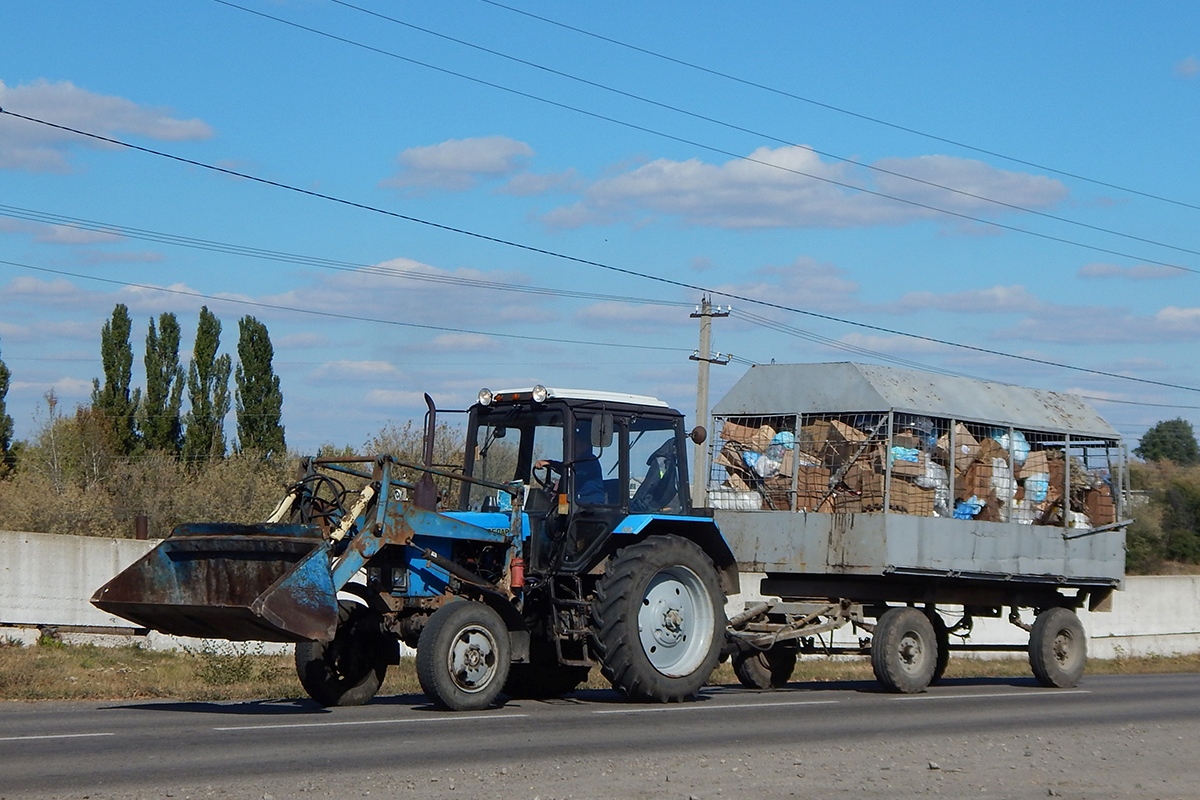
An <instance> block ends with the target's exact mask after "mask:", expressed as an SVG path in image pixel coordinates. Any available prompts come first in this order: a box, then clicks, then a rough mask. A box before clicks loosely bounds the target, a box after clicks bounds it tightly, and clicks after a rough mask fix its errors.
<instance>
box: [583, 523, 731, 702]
mask: <svg viewBox="0 0 1200 800" xmlns="http://www.w3.org/2000/svg"><path fill="white" fill-rule="evenodd" d="M592 616H593V625H594V631H595V639H596V648H597V651H598V652H599V654H600V669H601V672H603V674H604V677H605V678H607V679H608V681H609V683H611V684H612V685H613V688H614V689H616V690H617V691H619V692H620V693H621V694H623V695H624V696H625V697H627V698H628V699H630V700H635V701H642V702H660V703H675V702H679V701H681V700H683V699H685V698H688V697H691V696H693V695H694V694H695V693H696V692H697V691H699V689H700V687H701V686H703V685H704V683H705V682H706V681H707V680H708V678H709V676H710V675H712V671H713V669H715V668H716V666H717V659H718V658H719V657H720V655H721V641H722V634H723V631H724V628H725V614H724V596H723V594H722V593H721V587H720V583H719V582H718V579H717V571H716V568H715V567H714V566H713V563H712V560H711V559H710V558H709V557H708V556H707V555H706V554H705V553H704V551H703V550H701V549H700V547H699V545H697V544H695V543H694V542H691V541H689V540H687V539H684V538H681V537H679V536H673V535H656V536H651V537H649V538H648V539H645V540H643V541H641V542H638V543H637V544H633V545H630V546H629V547H626V548H624V549H622V550H620V551H618V552H617V554H616V556H615V557H614V558H613V560H612V561H611V562H610V563H609V565H608V568H607V569H606V570H605V573H604V575H603V576H602V577H601V578H600V580H599V582H598V583H597V584H596V594H595V599H594V601H593V604H592Z"/></svg>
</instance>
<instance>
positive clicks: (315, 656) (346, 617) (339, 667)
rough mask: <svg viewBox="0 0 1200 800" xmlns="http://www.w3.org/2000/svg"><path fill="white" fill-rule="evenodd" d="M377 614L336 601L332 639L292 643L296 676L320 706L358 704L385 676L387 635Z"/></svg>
mask: <svg viewBox="0 0 1200 800" xmlns="http://www.w3.org/2000/svg"><path fill="white" fill-rule="evenodd" d="M381 622H382V620H381V619H380V618H379V615H378V614H375V613H374V612H372V611H370V610H369V609H367V608H366V607H364V606H360V605H358V604H357V603H350V602H346V601H342V602H341V603H339V604H338V626H337V631H336V632H335V633H334V636H333V640H332V641H328V642H300V643H298V644H297V645H296V675H297V676H298V677H299V678H300V685H301V686H303V687H304V691H305V692H307V693H308V696H309V697H311V698H312V699H313V700H316V701H317V702H318V703H320V704H321V705H323V706H361V705H362V704H363V703H365V702H367V701H368V700H370V699H371V698H372V697H374V696H375V693H376V692H378V691H379V687H380V686H381V685H382V684H383V679H384V677H385V676H386V675H387V668H388V660H389V659H388V655H389V653H388V648H389V645H391V642H389V637H388V635H387V634H386V633H384V632H383V629H382V627H381Z"/></svg>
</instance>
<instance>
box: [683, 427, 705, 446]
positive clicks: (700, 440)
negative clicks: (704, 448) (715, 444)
mask: <svg viewBox="0 0 1200 800" xmlns="http://www.w3.org/2000/svg"><path fill="white" fill-rule="evenodd" d="M688 438H689V439H691V440H692V443H693V444H704V442H705V441H707V440H708V431H706V430H705V429H704V426H703V425H697V426H696V427H694V428H692V432H691V433H689V434H688Z"/></svg>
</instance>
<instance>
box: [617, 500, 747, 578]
mask: <svg viewBox="0 0 1200 800" xmlns="http://www.w3.org/2000/svg"><path fill="white" fill-rule="evenodd" d="M668 533H670V534H674V535H675V536H679V537H682V538H684V539H690V540H691V541H693V542H695V543H696V544H698V545H699V546H700V549H701V550H703V551H704V552H705V554H706V555H708V557H709V558H711V559H712V561H713V565H714V566H716V568H717V577H718V578H719V579H720V581H721V590H722V591H723V592H725V594H726V595H733V594H737V593H738V592H739V591H741V586H740V580H739V578H738V568H737V561H736V560H735V559H734V557H733V551H732V550H730V549H729V545H728V544H727V543H726V542H725V537H724V536H722V535H721V529H720V528H718V527H717V523H716V522H715V521H713V520H712V519H711V518H709V517H685V516H680V515H673V514H671V515H668V514H633V515H630V516H628V517H626V518H625V519H623V520H622V521H621V522H620V524H618V525H617V526H616V527H615V528H614V529H613V535H614V536H617V537H622V538H625V537H628V539H626V541H627V542H628V543H632V542H633V541H641V540H642V539H645V538H647V537H650V536H660V535H663V534H668ZM622 546H623V545H622Z"/></svg>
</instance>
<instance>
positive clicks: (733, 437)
mask: <svg viewBox="0 0 1200 800" xmlns="http://www.w3.org/2000/svg"><path fill="white" fill-rule="evenodd" d="M774 436H775V429H774V428H772V427H771V426H770V425H757V426H755V425H743V424H742V423H740V422H735V421H734V420H731V419H727V420H725V423H724V424H723V425H721V439H722V440H724V441H726V442H734V443H735V444H740V445H742V446H743V447H745V448H747V449H749V450H753V451H755V452H756V453H763V452H766V449H767V447H768V446H769V445H770V444H771V439H773V438H774Z"/></svg>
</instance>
